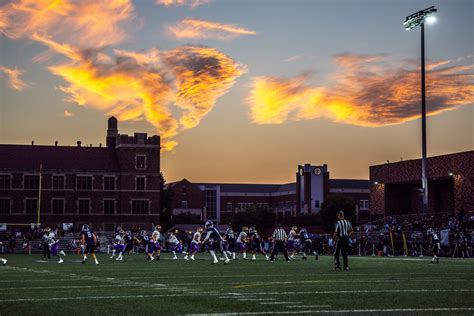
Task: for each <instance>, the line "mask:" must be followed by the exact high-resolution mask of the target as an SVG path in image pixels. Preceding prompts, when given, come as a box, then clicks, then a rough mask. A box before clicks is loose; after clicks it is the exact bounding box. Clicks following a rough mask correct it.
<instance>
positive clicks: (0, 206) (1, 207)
mask: <svg viewBox="0 0 474 316" xmlns="http://www.w3.org/2000/svg"><path fill="white" fill-rule="evenodd" d="M10 204H11V203H10V199H0V214H8V213H10Z"/></svg>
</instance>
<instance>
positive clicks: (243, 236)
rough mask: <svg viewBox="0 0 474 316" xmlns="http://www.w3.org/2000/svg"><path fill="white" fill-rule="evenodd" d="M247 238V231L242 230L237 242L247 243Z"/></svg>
mask: <svg viewBox="0 0 474 316" xmlns="http://www.w3.org/2000/svg"><path fill="white" fill-rule="evenodd" d="M246 238H247V233H246V232H240V234H239V237H237V242H239V243H242V244H243V243H245V239H246Z"/></svg>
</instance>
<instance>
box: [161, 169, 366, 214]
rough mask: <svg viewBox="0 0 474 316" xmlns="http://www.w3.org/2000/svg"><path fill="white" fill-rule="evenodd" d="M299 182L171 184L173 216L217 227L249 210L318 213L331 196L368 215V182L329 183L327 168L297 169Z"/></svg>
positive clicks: (338, 181) (183, 182)
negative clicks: (351, 203) (187, 214)
mask: <svg viewBox="0 0 474 316" xmlns="http://www.w3.org/2000/svg"><path fill="white" fill-rule="evenodd" d="M295 176H296V182H292V183H286V184H233V183H192V182H190V181H188V180H187V179H183V180H181V181H178V182H174V183H171V184H169V188H170V189H171V190H172V191H173V207H174V209H173V213H174V214H179V213H183V212H190V213H192V214H195V215H200V216H201V217H202V218H203V219H210V220H213V221H215V222H217V223H220V222H225V221H228V220H229V219H230V218H231V217H232V215H233V214H234V213H236V212H240V211H243V210H245V209H247V208H250V207H269V208H272V209H274V210H275V211H276V212H277V213H279V214H280V215H282V216H296V215H302V214H308V213H318V212H319V211H320V210H321V205H322V203H323V202H324V199H325V198H327V197H328V196H330V195H331V194H343V195H345V196H348V197H350V198H351V199H352V200H353V201H354V203H355V204H356V206H357V214H358V215H360V216H366V215H368V213H369V196H370V182H369V180H351V179H348V180H341V179H330V178H329V171H328V167H327V165H323V166H312V165H309V164H306V165H302V166H298V169H297V172H296V175H295Z"/></svg>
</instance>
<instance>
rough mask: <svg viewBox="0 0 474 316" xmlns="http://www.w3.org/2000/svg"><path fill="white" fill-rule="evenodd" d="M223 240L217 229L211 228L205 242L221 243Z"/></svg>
mask: <svg viewBox="0 0 474 316" xmlns="http://www.w3.org/2000/svg"><path fill="white" fill-rule="evenodd" d="M221 239H222V237H221V234H219V232H218V231H217V229H216V228H214V227H211V228H208V229H207V234H206V237H205V238H204V240H205V241H211V240H212V241H220V240H221Z"/></svg>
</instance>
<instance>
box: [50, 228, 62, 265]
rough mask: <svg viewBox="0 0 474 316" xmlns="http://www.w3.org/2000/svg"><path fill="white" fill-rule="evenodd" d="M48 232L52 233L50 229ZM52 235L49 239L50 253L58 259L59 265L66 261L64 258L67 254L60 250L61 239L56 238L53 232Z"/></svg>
mask: <svg viewBox="0 0 474 316" xmlns="http://www.w3.org/2000/svg"><path fill="white" fill-rule="evenodd" d="M47 230H48V233H50V232H51V229H50V228H47ZM51 234H52V236H51V237H50V238H48V247H49V251H50V252H51V255H53V256H56V257H58V263H63V262H64V260H63V258H62V257H65V256H66V253H65V252H64V251H62V250H59V239H58V238H57V237H56V235H55V234H54V233H53V232H51ZM61 256H62V257H61Z"/></svg>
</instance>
